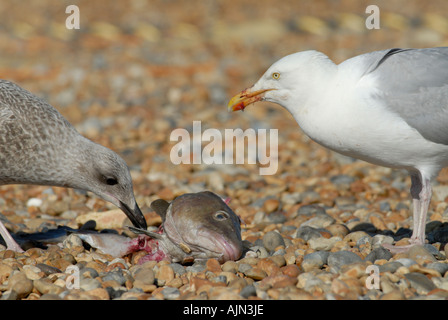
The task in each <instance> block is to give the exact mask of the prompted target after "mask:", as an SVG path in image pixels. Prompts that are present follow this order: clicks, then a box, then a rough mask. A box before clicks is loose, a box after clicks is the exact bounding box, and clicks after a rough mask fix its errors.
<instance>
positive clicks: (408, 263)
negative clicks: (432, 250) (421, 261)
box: [395, 258, 417, 268]
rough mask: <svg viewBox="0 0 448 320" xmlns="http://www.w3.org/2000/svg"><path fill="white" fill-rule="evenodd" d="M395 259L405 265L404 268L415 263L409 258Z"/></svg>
mask: <svg viewBox="0 0 448 320" xmlns="http://www.w3.org/2000/svg"><path fill="white" fill-rule="evenodd" d="M395 261H396V262H399V263H401V265H403V266H405V267H406V268H409V267H410V266H412V265H414V264H417V262H416V261H415V260H413V259H410V258H400V259H397V260H395Z"/></svg>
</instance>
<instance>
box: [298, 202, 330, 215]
mask: <svg viewBox="0 0 448 320" xmlns="http://www.w3.org/2000/svg"><path fill="white" fill-rule="evenodd" d="M317 213H322V214H325V213H326V211H325V209H324V208H323V207H321V206H318V205H316V204H308V205H304V206H301V207H300V208H299V209H298V210H297V214H298V215H304V216H311V215H313V214H317Z"/></svg>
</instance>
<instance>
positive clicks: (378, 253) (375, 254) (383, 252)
mask: <svg viewBox="0 0 448 320" xmlns="http://www.w3.org/2000/svg"><path fill="white" fill-rule="evenodd" d="M390 258H392V253H390V251H389V250H387V249H386V248H383V247H378V248H375V249H373V250H372V251H370V253H369V254H368V255H367V256H366V257H365V259H364V260H366V261H370V262H372V263H373V262H375V261H376V260H381V259H385V260H389V259H390Z"/></svg>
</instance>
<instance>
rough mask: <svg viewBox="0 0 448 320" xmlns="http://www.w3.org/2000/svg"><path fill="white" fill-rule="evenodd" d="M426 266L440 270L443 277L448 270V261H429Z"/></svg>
mask: <svg viewBox="0 0 448 320" xmlns="http://www.w3.org/2000/svg"><path fill="white" fill-rule="evenodd" d="M426 267H427V268H430V269H434V270H436V271H438V272H439V273H440V274H441V275H442V277H443V276H444V275H445V273H446V272H447V271H448V264H447V263H443V262H432V263H428V264H427V265H426Z"/></svg>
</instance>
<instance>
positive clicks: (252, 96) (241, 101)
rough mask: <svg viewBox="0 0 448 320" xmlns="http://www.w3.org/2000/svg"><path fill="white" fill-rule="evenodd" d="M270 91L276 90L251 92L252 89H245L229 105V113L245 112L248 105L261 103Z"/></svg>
mask: <svg viewBox="0 0 448 320" xmlns="http://www.w3.org/2000/svg"><path fill="white" fill-rule="evenodd" d="M270 90H275V89H262V90H256V91H251V88H248V89H245V90H243V91H241V92H240V93H238V94H237V95H235V96H234V97H233V98H232V99H230V101H229V104H228V105H227V110H228V111H229V112H232V111H239V110H244V108H246V107H247V106H248V105H250V104H252V103H255V102H257V101H261V100H262V99H263V97H264V93H265V92H266V91H270Z"/></svg>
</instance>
